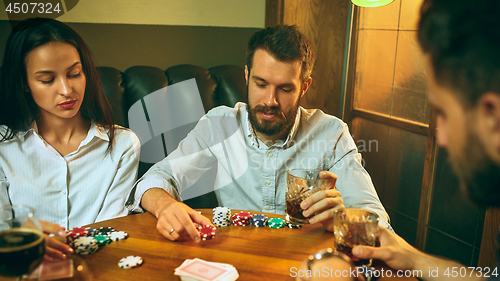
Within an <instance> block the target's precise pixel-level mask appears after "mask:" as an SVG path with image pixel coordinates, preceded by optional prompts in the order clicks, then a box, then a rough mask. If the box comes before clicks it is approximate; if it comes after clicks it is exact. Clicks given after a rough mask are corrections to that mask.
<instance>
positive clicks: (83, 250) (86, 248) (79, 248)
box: [73, 236, 99, 255]
mask: <svg viewBox="0 0 500 281" xmlns="http://www.w3.org/2000/svg"><path fill="white" fill-rule="evenodd" d="M73 248H74V249H75V253H77V254H79V255H90V254H93V253H95V252H96V251H97V250H99V245H97V240H96V239H95V238H94V237H92V236H89V237H79V238H77V239H76V240H75V241H74V242H73Z"/></svg>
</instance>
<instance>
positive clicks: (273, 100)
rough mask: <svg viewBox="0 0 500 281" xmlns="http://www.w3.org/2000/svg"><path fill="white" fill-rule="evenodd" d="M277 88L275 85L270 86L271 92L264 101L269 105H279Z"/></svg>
mask: <svg viewBox="0 0 500 281" xmlns="http://www.w3.org/2000/svg"><path fill="white" fill-rule="evenodd" d="M276 92H277V89H276V88H275V87H269V93H267V98H266V99H265V101H264V103H265V104H266V105H267V106H269V107H275V106H278V105H279V103H278V97H277V94H276Z"/></svg>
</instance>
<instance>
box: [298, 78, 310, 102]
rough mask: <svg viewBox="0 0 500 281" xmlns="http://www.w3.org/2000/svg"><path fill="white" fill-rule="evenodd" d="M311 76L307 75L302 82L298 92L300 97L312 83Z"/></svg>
mask: <svg viewBox="0 0 500 281" xmlns="http://www.w3.org/2000/svg"><path fill="white" fill-rule="evenodd" d="M312 81H313V80H312V77H309V78H307V79H306V81H304V83H302V93H301V94H300V97H302V96H304V94H305V93H306V92H307V89H309V86H311V83H312Z"/></svg>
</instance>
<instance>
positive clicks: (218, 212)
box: [213, 207, 231, 227]
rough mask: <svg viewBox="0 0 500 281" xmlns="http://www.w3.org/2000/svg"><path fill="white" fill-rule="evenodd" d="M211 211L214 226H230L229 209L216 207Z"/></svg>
mask: <svg viewBox="0 0 500 281" xmlns="http://www.w3.org/2000/svg"><path fill="white" fill-rule="evenodd" d="M213 211H214V217H213V222H214V225H215V226H217V227H223V226H230V225H231V209H229V208H226V207H216V208H214V210H213Z"/></svg>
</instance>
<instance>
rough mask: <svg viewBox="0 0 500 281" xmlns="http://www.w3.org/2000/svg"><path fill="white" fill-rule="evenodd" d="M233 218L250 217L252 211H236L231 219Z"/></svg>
mask: <svg viewBox="0 0 500 281" xmlns="http://www.w3.org/2000/svg"><path fill="white" fill-rule="evenodd" d="M234 218H241V219H251V218H252V213H250V212H245V211H242V212H237V213H235V214H234V215H233V219H234Z"/></svg>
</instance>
